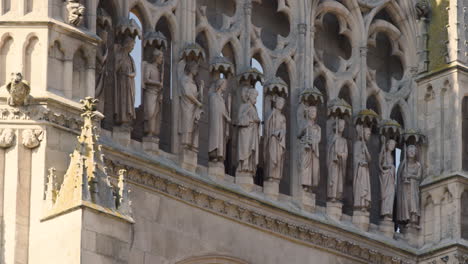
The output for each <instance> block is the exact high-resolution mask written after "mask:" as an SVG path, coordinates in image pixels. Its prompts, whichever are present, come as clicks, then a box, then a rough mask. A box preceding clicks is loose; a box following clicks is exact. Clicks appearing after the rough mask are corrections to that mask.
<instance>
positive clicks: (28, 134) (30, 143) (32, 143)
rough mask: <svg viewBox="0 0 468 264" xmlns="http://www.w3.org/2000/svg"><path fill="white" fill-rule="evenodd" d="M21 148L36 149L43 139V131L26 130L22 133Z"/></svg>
mask: <svg viewBox="0 0 468 264" xmlns="http://www.w3.org/2000/svg"><path fill="white" fill-rule="evenodd" d="M22 138H23V142H22V143H23V146H25V147H26V148H29V149H33V148H37V147H39V145H40V144H41V141H42V139H43V131H42V130H40V129H26V130H23V132H22Z"/></svg>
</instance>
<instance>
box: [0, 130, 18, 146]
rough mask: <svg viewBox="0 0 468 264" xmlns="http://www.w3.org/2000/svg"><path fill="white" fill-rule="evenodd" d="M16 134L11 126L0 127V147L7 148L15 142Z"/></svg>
mask: <svg viewBox="0 0 468 264" xmlns="http://www.w3.org/2000/svg"><path fill="white" fill-rule="evenodd" d="M15 138H16V134H15V131H14V130H13V129H11V128H4V129H0V148H4V149H6V148H9V147H11V146H13V145H14V144H15Z"/></svg>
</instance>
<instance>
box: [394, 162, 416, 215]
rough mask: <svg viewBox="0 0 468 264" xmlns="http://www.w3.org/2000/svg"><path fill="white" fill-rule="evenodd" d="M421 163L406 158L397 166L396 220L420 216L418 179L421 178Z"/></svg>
mask: <svg viewBox="0 0 468 264" xmlns="http://www.w3.org/2000/svg"><path fill="white" fill-rule="evenodd" d="M421 175H422V169H421V164H420V163H419V162H417V161H415V162H413V163H408V162H407V161H406V160H405V161H403V162H402V163H401V164H400V167H399V168H398V177H397V178H398V187H397V193H398V195H397V212H396V213H397V220H398V221H400V222H406V221H410V220H412V218H411V216H417V217H419V216H420V212H421V211H420V205H419V203H420V201H419V181H420V180H421Z"/></svg>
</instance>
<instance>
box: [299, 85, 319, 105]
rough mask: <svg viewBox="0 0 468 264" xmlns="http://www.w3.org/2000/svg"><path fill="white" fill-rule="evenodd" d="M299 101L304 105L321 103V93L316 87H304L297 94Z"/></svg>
mask: <svg viewBox="0 0 468 264" xmlns="http://www.w3.org/2000/svg"><path fill="white" fill-rule="evenodd" d="M299 100H300V102H303V103H305V104H306V105H318V104H321V103H323V94H322V92H320V90H319V89H317V87H315V86H312V87H306V88H304V90H302V92H301V94H300V95H299Z"/></svg>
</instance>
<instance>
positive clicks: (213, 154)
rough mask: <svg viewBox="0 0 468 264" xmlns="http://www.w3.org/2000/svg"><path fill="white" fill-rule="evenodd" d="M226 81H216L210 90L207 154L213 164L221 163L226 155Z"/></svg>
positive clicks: (227, 121) (228, 113)
mask: <svg viewBox="0 0 468 264" xmlns="http://www.w3.org/2000/svg"><path fill="white" fill-rule="evenodd" d="M226 86H227V80H226V79H218V80H216V81H215V82H214V83H213V87H212V89H211V93H210V97H209V104H210V120H209V122H210V123H209V125H210V130H209V131H210V132H209V142H208V152H209V157H210V160H211V161H213V162H223V161H224V158H225V155H226V149H225V148H226V139H227V137H228V136H229V123H231V118H230V109H228V108H227V107H226V102H225V101H224V94H223V93H224V92H225V91H226Z"/></svg>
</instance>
